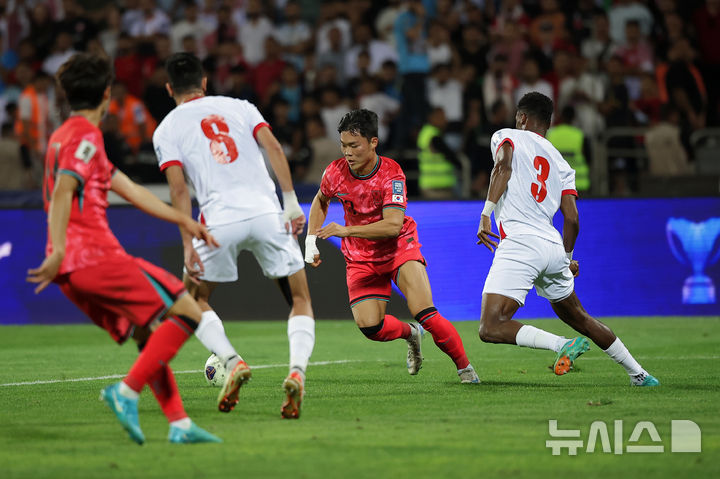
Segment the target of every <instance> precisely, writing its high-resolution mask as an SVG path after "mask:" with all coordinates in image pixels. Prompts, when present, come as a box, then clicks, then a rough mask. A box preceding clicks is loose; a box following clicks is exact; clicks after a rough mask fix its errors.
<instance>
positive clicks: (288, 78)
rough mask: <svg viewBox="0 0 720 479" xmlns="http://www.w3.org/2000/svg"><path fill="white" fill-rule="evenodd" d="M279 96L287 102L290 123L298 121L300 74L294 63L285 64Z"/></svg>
mask: <svg viewBox="0 0 720 479" xmlns="http://www.w3.org/2000/svg"><path fill="white" fill-rule="evenodd" d="M278 95H279V97H280V98H282V99H283V100H285V101H286V102H287V103H288V109H289V110H288V119H289V121H290V122H292V123H297V122H299V121H300V105H301V104H302V97H303V92H302V86H301V85H300V75H299V74H298V71H297V70H296V69H295V66H294V65H291V64H286V65H285V68H284V69H283V72H282V76H281V77H280V90H279V92H278Z"/></svg>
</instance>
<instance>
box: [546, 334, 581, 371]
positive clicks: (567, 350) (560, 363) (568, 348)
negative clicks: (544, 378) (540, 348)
mask: <svg viewBox="0 0 720 479" xmlns="http://www.w3.org/2000/svg"><path fill="white" fill-rule="evenodd" d="M588 349H590V341H588V340H587V338H583V337H581V336H579V337H577V338H574V339H571V340H569V341H568V342H566V343H565V344H564V345H563V347H562V349H560V351H559V352H558V353H557V357H556V358H555V364H554V365H553V371H554V372H555V374H557V375H558V376H562V375H563V374H566V373H567V372H568V371H570V370H571V369H572V367H573V362H574V361H575V360H576V359H577V358H578V357H580V355H581V354H583V353H584V352H585V351H587V350H588Z"/></svg>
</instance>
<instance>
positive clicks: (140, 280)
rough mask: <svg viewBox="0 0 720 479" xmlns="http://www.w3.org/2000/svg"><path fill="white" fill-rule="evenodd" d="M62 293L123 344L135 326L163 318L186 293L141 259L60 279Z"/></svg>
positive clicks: (168, 274)
mask: <svg viewBox="0 0 720 479" xmlns="http://www.w3.org/2000/svg"><path fill="white" fill-rule="evenodd" d="M55 282H56V283H57V284H58V286H60V290H61V291H62V292H63V294H64V295H65V296H67V297H68V299H70V301H72V302H73V303H75V305H76V306H77V307H78V308H80V309H81V310H82V311H83V312H84V313H85V314H87V315H88V316H89V317H90V319H92V321H93V322H94V323H95V324H97V325H98V326H100V327H101V328H103V329H104V330H106V331H107V332H108V333H110V336H112V338H113V339H114V340H115V341H116V342H118V343H120V344H122V343H123V342H125V340H127V338H128V337H129V336H130V334H132V330H133V327H134V326H146V325H148V324H149V323H151V322H152V321H154V320H155V319H160V318H162V317H163V316H164V315H165V313H167V311H168V309H170V307H171V306H172V305H173V304H174V303H175V301H176V300H177V299H178V298H179V297H180V296H182V295H183V294H184V293H185V287H184V286H183V284H182V282H181V281H180V280H179V279H177V278H176V277H175V276H173V275H172V274H170V273H168V272H167V271H165V270H164V269H162V268H158V267H157V266H155V265H153V264H151V263H148V262H147V261H145V260H143V259H140V258H133V257H131V258H130V260H129V261H122V262H112V263H103V264H100V265H97V266H91V267H89V268H83V269H79V270H77V271H72V272H70V273H67V274H63V275H61V276H58V277H57V278H56V279H55Z"/></svg>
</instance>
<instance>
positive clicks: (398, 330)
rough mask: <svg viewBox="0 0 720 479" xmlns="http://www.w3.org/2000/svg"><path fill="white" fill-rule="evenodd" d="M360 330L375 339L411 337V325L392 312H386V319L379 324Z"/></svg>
mask: <svg viewBox="0 0 720 479" xmlns="http://www.w3.org/2000/svg"><path fill="white" fill-rule="evenodd" d="M360 331H362V333H363V334H364V335H365V336H367V337H368V338H369V339H372V340H373V341H393V340H395V339H407V338H409V337H410V325H409V324H408V323H403V322H402V321H400V320H399V319H397V318H396V317H395V316H392V315H390V314H386V315H385V319H383V320H382V321H380V324H378V325H377V326H371V327H369V328H360Z"/></svg>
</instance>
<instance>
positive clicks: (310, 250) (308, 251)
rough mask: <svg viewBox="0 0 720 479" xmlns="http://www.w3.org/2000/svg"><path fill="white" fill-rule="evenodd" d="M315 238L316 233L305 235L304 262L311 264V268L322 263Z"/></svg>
mask: <svg viewBox="0 0 720 479" xmlns="http://www.w3.org/2000/svg"><path fill="white" fill-rule="evenodd" d="M316 240H317V236H316V235H307V237H306V238H305V262H306V263H308V264H310V265H312V267H313V268H317V267H318V266H319V265H320V263H322V260H321V259H320V250H318V248H317V245H316V244H315V241H316Z"/></svg>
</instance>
